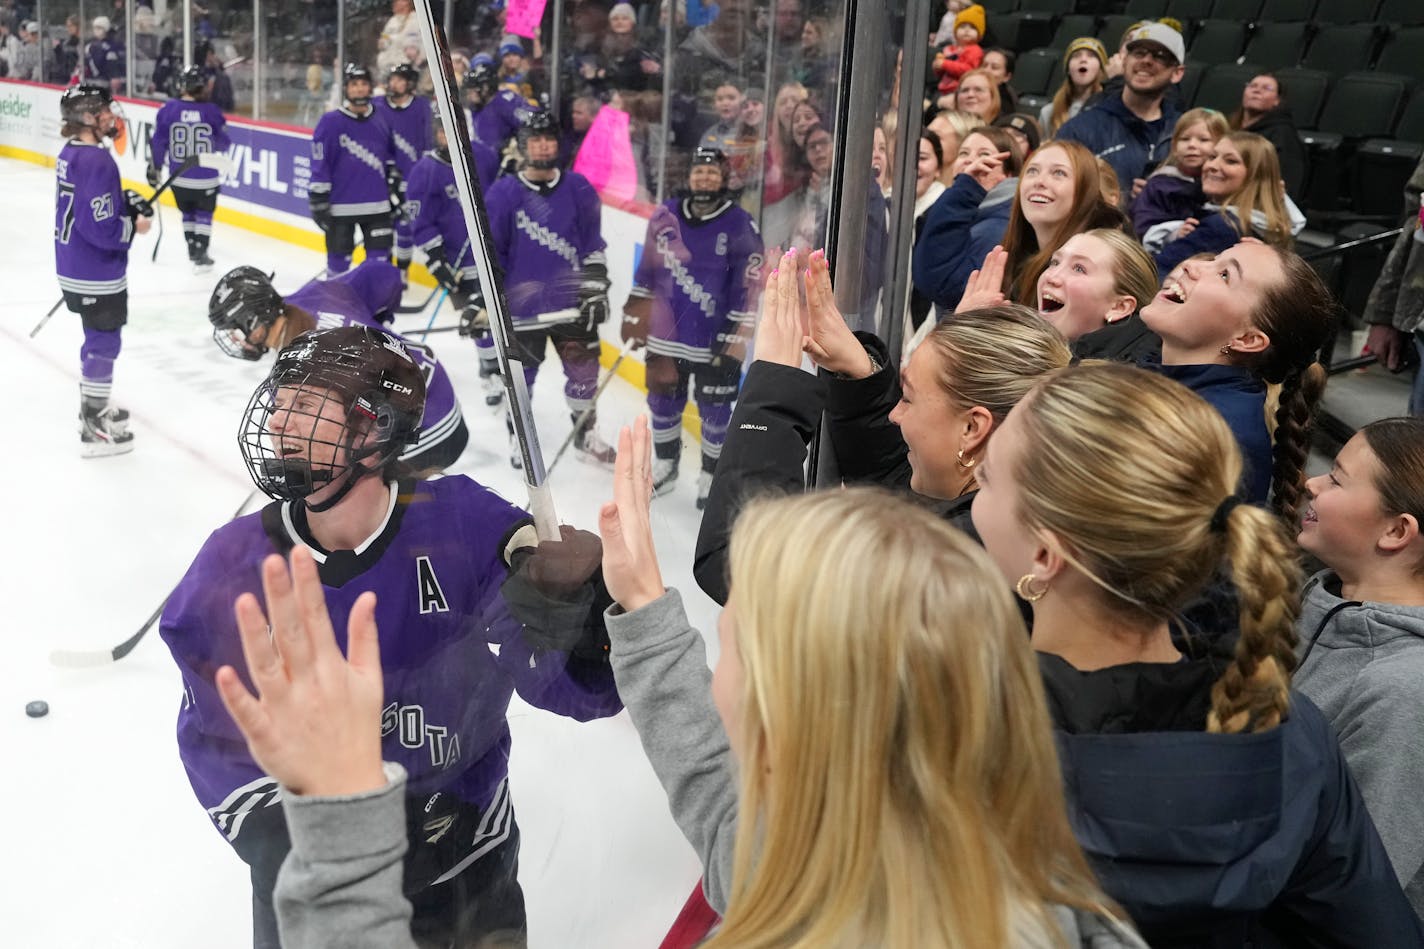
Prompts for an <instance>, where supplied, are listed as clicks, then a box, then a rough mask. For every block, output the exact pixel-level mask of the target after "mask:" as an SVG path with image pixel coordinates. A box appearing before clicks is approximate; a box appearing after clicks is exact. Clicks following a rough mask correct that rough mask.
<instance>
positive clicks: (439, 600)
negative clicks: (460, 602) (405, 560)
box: [415, 555, 450, 613]
mask: <svg viewBox="0 0 1424 949" xmlns="http://www.w3.org/2000/svg"><path fill="white" fill-rule="evenodd" d="M415 582H416V586H417V587H419V589H420V612H421V613H448V612H450V604H449V603H447V602H446V601H445V591H444V590H442V589H440V581H439V580H437V579H436V578H435V568H434V567H432V566H431V565H430V558H429V557H426V556H424V555H421V556H419V557H416V558H415Z"/></svg>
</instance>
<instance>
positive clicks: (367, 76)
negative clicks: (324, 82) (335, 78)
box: [341, 63, 376, 105]
mask: <svg viewBox="0 0 1424 949" xmlns="http://www.w3.org/2000/svg"><path fill="white" fill-rule="evenodd" d="M362 79H364V80H365V81H366V86H367V91H366V94H365V95H364V96H359V97H356V98H352V97H351V96H349V95H347V94H346V87H347V86H349V85H351V83H353V82H356V81H358V80H362ZM375 84H376V83H375V80H374V79H372V78H371V70H369V69H367V68H366V67H365V66H362V65H361V64H359V63H347V64H346V67H345V68H344V69H342V70H341V96H342V98H344V99H345V100H346V101H347V102H349V103H351V104H352V105H369V104H370V102H371V92H370V89H371V87H373V86H375Z"/></svg>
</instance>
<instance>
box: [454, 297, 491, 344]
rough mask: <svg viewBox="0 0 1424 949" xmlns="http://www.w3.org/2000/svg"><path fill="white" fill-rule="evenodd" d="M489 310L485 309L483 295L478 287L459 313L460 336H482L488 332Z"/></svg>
mask: <svg viewBox="0 0 1424 949" xmlns="http://www.w3.org/2000/svg"><path fill="white" fill-rule="evenodd" d="M489 328H490V320H489V310H487V309H485V295H484V292H483V291H482V290H481V289H480V288H479V287H478V286H476V287H475V292H474V293H472V294H470V296H469V299H468V300H466V302H465V307H464V309H462V310H461V311H460V335H461V336H483V335H484V334H485V333H488V332H489Z"/></svg>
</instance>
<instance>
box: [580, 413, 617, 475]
mask: <svg viewBox="0 0 1424 949" xmlns="http://www.w3.org/2000/svg"><path fill="white" fill-rule="evenodd" d="M574 451H576V452H578V456H579V458H581V459H582V460H583V461H586V462H588V463H589V464H591V465H601V466H602V467H604V468H608V469H610V470H611V469H612V468H613V462H614V461H615V460H616V459H617V458H618V452H617V450H615V449H614V447H613V446H612V445H610V444H608V443H607V442H606V441H604V440H603V436H601V435H599V434H598V429H597V428H596V427H595V426H594V424H593V420H592V419H589V421H588V423H587V424H586V425H585V426H584V429H583V431H581V432H579V433H578V435H577V436H575V438H574Z"/></svg>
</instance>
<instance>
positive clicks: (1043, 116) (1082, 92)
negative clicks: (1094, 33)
mask: <svg viewBox="0 0 1424 949" xmlns="http://www.w3.org/2000/svg"><path fill="white" fill-rule="evenodd" d="M1063 61H1064V63H1065V64H1066V65H1067V67H1068V75H1067V76H1065V77H1064V78H1063V85H1061V86H1059V87H1058V91H1057V92H1055V93H1054V94H1053V101H1052V102H1049V103H1046V104H1045V105H1044V107H1043V108H1042V109H1041V110H1040V111H1039V113H1038V123H1039V125H1042V126H1043V133H1044V134H1045V135H1052V134H1053V133H1055V132H1057V131H1058V127H1059V126H1061V125H1062V124H1063V123H1064V122H1067V121H1068V120H1069V119H1071V118H1072V117H1073V116H1075V115H1077V114H1078V113H1079V112H1081V111H1082V110H1083V104H1084V103H1085V102H1087V101H1088V100H1089V99H1091V98H1092V97H1093V96H1095V95H1097V94H1098V93H1099V92H1101V91H1102V88H1103V81H1104V80H1105V79H1106V78H1107V72H1106V71H1107V66H1108V51H1107V49H1106V48H1104V46H1103V44H1102V43H1100V42H1098V40H1096V39H1095V38H1093V37H1091V36H1080V37H1078V38H1077V39H1076V40H1074V41H1073V42H1071V43H1069V44H1068V52H1067V53H1065V54H1064V58H1063Z"/></svg>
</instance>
